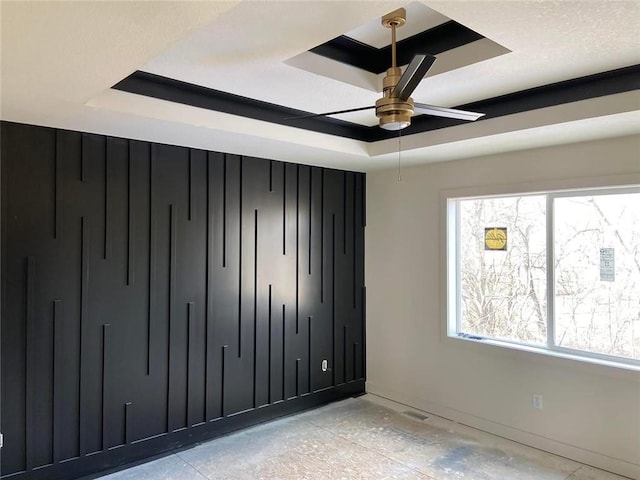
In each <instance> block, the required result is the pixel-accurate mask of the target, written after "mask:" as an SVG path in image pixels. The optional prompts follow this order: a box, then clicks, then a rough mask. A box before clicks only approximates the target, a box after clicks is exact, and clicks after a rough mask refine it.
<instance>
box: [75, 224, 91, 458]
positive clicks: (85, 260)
mask: <svg viewBox="0 0 640 480" xmlns="http://www.w3.org/2000/svg"><path fill="white" fill-rule="evenodd" d="M89 231H90V230H89V219H88V218H86V217H80V244H81V251H80V328H79V329H78V336H79V342H78V350H79V351H78V455H79V456H84V455H85V453H86V450H85V446H86V442H85V436H86V430H87V429H86V420H87V415H86V414H85V412H84V410H85V408H84V395H83V392H82V385H83V381H82V379H83V378H84V376H85V375H84V372H85V369H86V367H83V365H84V362H83V360H84V357H85V355H84V346H85V343H86V341H85V336H86V334H87V333H86V331H87V321H88V315H89V300H88V296H89V295H88V294H89V248H90V245H91V243H90V241H89V240H90V239H89Z"/></svg>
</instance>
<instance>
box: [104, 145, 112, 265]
mask: <svg viewBox="0 0 640 480" xmlns="http://www.w3.org/2000/svg"><path fill="white" fill-rule="evenodd" d="M109 143H110V142H109V137H105V138H104V199H103V201H104V238H103V243H104V251H103V258H104V259H105V260H106V259H107V258H109V257H111V242H110V241H109V238H110V236H109V186H110V184H111V182H110V181H109Z"/></svg>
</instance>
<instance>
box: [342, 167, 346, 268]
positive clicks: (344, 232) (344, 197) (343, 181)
mask: <svg viewBox="0 0 640 480" xmlns="http://www.w3.org/2000/svg"><path fill="white" fill-rule="evenodd" d="M342 254H343V255H346V254H347V172H346V171H345V172H342Z"/></svg>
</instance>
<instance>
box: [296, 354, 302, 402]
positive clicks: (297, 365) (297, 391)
mask: <svg viewBox="0 0 640 480" xmlns="http://www.w3.org/2000/svg"><path fill="white" fill-rule="evenodd" d="M301 360H302V359H300V358H296V397H299V396H300V362H301Z"/></svg>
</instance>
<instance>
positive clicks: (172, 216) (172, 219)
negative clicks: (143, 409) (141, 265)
mask: <svg viewBox="0 0 640 480" xmlns="http://www.w3.org/2000/svg"><path fill="white" fill-rule="evenodd" d="M176 210H177V209H176V207H175V206H174V205H173V204H169V278H168V281H169V285H168V286H169V298H167V311H168V317H169V319H168V322H169V326H168V329H169V330H168V335H167V432H171V431H172V423H171V398H172V395H171V389H172V384H171V383H172V382H171V376H172V375H171V361H172V355H171V354H172V348H171V347H172V345H171V343H172V342H171V339H172V338H173V322H174V311H173V310H174V308H175V295H176V230H177V227H176V223H177V216H178V214H177V212H176Z"/></svg>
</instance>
